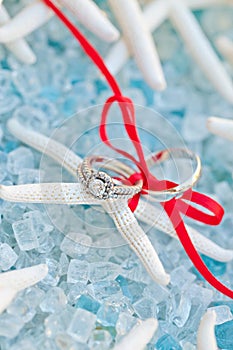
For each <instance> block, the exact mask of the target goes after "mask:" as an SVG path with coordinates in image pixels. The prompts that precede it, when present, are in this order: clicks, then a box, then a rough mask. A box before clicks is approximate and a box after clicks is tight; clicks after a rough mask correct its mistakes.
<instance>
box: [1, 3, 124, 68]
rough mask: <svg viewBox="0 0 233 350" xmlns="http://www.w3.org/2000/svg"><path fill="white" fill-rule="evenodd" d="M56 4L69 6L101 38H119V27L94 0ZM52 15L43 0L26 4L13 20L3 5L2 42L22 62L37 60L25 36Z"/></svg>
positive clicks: (107, 39)
mask: <svg viewBox="0 0 233 350" xmlns="http://www.w3.org/2000/svg"><path fill="white" fill-rule="evenodd" d="M57 3H58V4H59V5H60V6H64V7H66V8H68V9H69V10H70V11H71V12H72V13H73V15H74V16H75V17H76V18H77V19H78V21H79V22H80V23H82V24H83V25H84V26H85V27H86V28H87V29H89V30H90V31H92V32H93V33H94V34H96V35H97V36H99V37H100V38H101V39H102V40H105V41H107V42H111V41H114V40H116V39H117V38H118V36H119V32H118V30H117V29H116V28H115V27H114V26H113V25H112V24H111V22H110V21H109V20H108V19H107V17H106V15H105V14H104V12H103V11H102V10H100V9H99V8H98V6H97V5H96V4H95V3H94V2H93V1H92V0H75V1H73V0H57ZM52 17H53V12H52V11H51V10H50V9H49V8H48V7H47V6H46V5H45V4H44V3H43V1H40V0H34V1H33V2H31V3H30V4H29V5H26V6H25V7H24V8H23V9H22V10H21V11H20V12H19V13H18V14H17V15H16V16H15V17H13V18H12V19H11V20H10V19H9V16H8V15H7V12H6V9H5V8H4V7H3V6H2V7H1V8H0V43H3V44H5V45H6V46H7V47H8V48H9V49H10V50H11V51H12V52H13V53H14V54H15V55H16V56H17V57H18V58H19V59H20V60H21V61H23V62H25V63H34V62H35V60H36V57H35V55H34V54H33V52H32V51H31V49H30V48H29V46H28V45H27V43H26V42H25V41H24V40H23V37H24V36H26V35H28V34H30V33H31V32H33V31H34V30H35V29H37V28H39V27H40V26H42V25H43V24H45V23H46V22H47V21H49V20H50V18H52Z"/></svg>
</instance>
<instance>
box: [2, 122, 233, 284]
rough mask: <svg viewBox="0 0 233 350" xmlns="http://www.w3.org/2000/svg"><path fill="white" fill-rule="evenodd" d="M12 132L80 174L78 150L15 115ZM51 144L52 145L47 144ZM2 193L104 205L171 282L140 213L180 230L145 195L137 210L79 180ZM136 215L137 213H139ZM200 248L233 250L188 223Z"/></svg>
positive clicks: (152, 267) (168, 229) (219, 255)
mask: <svg viewBox="0 0 233 350" xmlns="http://www.w3.org/2000/svg"><path fill="white" fill-rule="evenodd" d="M8 128H9V130H10V131H11V133H12V134H13V135H14V136H15V137H17V138H18V139H19V140H21V141H22V142H24V143H26V144H28V145H30V146H32V147H33V148H35V149H37V150H38V151H41V152H44V153H45V154H47V155H48V156H50V157H51V158H53V159H54V160H56V161H57V162H58V163H59V164H61V165H62V166H63V167H64V168H65V169H67V170H68V171H69V172H70V174H72V175H73V176H75V177H77V167H78V165H79V164H80V162H81V161H82V160H81V158H80V157H78V156H77V155H76V154H75V153H74V152H72V151H71V150H69V149H68V148H66V147H65V146H64V145H62V144H61V143H58V142H57V141H55V140H52V139H48V138H47V137H45V136H44V135H41V134H39V133H37V132H34V131H31V130H27V129H25V128H24V127H22V126H21V125H20V123H19V122H18V121H17V120H15V119H11V120H10V121H9V122H8ZM48 145H49V147H47V146H48ZM0 197H1V198H2V199H4V200H7V201H13V202H28V203H50V204H52V203H54V204H68V205H69V204H89V205H90V204H91V205H101V206H103V208H104V209H105V210H106V211H107V212H108V213H109V215H110V216H111V217H112V219H113V221H114V223H115V225H116V227H117V229H118V231H119V232H120V233H121V235H122V236H123V238H124V239H125V240H126V241H127V242H128V244H129V245H130V247H131V248H132V249H133V251H134V252H135V253H136V254H137V255H138V257H139V258H140V260H141V262H142V263H143V265H144V267H145V268H146V270H147V271H148V272H149V274H150V276H151V277H152V278H153V279H154V280H155V281H156V282H158V283H159V284H161V285H167V284H168V283H169V280H170V277H169V275H168V274H167V273H166V272H165V270H164V267H163V265H162V263H161V261H160V259H159V257H158V255H157V253H156V251H155V249H154V247H153V246H152V244H151V242H150V240H149V239H148V237H147V235H146V234H145V233H144V231H143V230H142V228H141V227H140V225H139V224H138V222H137V220H136V217H137V218H138V219H139V220H140V221H142V222H145V223H148V224H149V225H154V226H155V227H156V228H158V229H159V230H161V231H163V232H165V233H167V234H168V235H170V236H172V237H175V238H177V237H176V233H175V231H174V229H173V228H172V226H171V224H170V223H169V220H168V218H167V217H166V215H165V214H161V211H159V209H157V210H156V208H155V207H154V206H153V205H152V204H150V203H147V202H145V201H144V200H143V199H142V200H141V201H140V204H139V206H138V208H137V210H136V212H135V215H134V214H133V213H132V212H131V210H130V209H129V208H128V203H127V199H124V200H123V199H120V200H119V199H115V200H100V199H96V198H94V197H93V196H91V195H90V194H88V193H87V192H86V190H85V189H84V188H83V187H82V186H81V184H79V183H41V184H31V185H30V184H29V185H17V186H4V185H1V190H0ZM135 216H136V217H135ZM187 229H188V231H189V233H190V236H191V238H192V240H193V242H194V243H195V244H196V247H197V249H198V250H199V251H200V252H201V253H203V254H205V255H207V256H210V257H212V258H214V259H215V260H218V261H224V262H226V261H230V260H231V259H232V258H233V251H232V250H226V249H223V248H221V247H220V246H218V245H217V244H215V243H214V242H212V241H211V240H209V239H207V238H205V237H204V236H202V235H201V234H200V233H199V232H197V231H196V230H194V229H193V228H191V227H188V226H187Z"/></svg>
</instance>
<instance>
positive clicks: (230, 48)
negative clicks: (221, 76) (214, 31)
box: [215, 36, 233, 65]
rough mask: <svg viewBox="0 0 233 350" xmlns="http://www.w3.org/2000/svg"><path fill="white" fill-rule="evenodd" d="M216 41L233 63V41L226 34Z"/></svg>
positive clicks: (228, 59) (225, 56)
mask: <svg viewBox="0 0 233 350" xmlns="http://www.w3.org/2000/svg"><path fill="white" fill-rule="evenodd" d="M215 43H216V46H217V48H218V50H219V52H220V53H221V54H222V56H223V57H224V58H225V59H226V60H227V61H228V62H229V63H231V64H232V65H233V42H232V41H231V40H230V39H228V38H227V37H226V36H220V37H218V38H217V39H216V41H215Z"/></svg>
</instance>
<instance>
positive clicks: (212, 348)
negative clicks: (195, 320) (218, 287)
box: [197, 310, 218, 350]
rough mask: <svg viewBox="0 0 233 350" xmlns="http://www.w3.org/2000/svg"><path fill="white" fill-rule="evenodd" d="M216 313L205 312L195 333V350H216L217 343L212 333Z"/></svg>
mask: <svg viewBox="0 0 233 350" xmlns="http://www.w3.org/2000/svg"><path fill="white" fill-rule="evenodd" d="M215 322H216V313H215V311H212V310H207V312H206V313H205V314H204V316H203V317H202V319H201V322H200V325H199V328H198V332H197V350H206V349H208V350H217V349H218V347H217V342H216V337H215V333H214V326H215Z"/></svg>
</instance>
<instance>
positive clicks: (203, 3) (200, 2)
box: [185, 0, 231, 10]
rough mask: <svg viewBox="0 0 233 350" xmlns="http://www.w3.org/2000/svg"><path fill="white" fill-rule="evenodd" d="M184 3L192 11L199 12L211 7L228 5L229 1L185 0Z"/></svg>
mask: <svg viewBox="0 0 233 350" xmlns="http://www.w3.org/2000/svg"><path fill="white" fill-rule="evenodd" d="M185 3H186V5H187V6H189V7H191V8H192V9H194V10H199V9H203V8H207V7H209V6H213V5H223V4H230V3H231V0H186V1H185Z"/></svg>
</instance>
